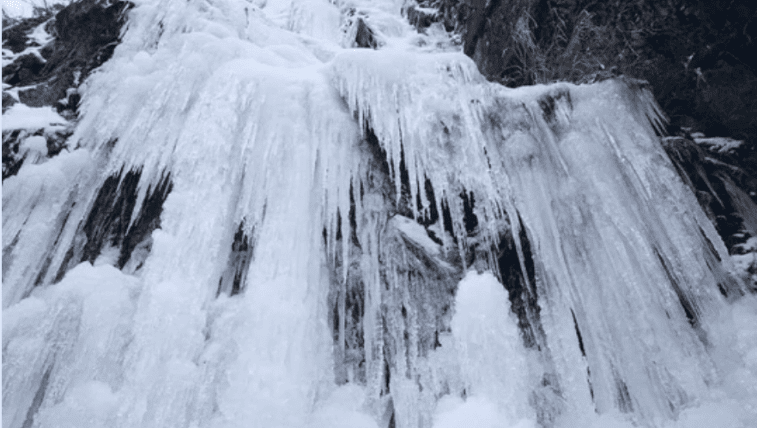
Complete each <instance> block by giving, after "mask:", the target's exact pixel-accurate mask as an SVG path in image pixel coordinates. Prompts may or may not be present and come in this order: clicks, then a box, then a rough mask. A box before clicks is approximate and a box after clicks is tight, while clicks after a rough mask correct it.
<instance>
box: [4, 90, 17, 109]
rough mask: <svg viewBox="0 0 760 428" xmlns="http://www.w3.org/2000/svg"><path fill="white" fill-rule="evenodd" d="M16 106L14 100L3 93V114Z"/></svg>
mask: <svg viewBox="0 0 760 428" xmlns="http://www.w3.org/2000/svg"><path fill="white" fill-rule="evenodd" d="M13 104H16V100H15V99H14V98H13V97H12V96H11V95H10V94H9V93H7V92H3V113H5V111H6V110H8V109H9V108H11V107H12V106H13Z"/></svg>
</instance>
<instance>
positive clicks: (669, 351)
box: [3, 0, 756, 428]
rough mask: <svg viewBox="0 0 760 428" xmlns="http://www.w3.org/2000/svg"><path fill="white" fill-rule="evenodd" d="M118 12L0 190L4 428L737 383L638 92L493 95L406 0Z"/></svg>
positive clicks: (434, 421)
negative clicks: (94, 61)
mask: <svg viewBox="0 0 760 428" xmlns="http://www.w3.org/2000/svg"><path fill="white" fill-rule="evenodd" d="M135 3H136V6H135V8H134V9H132V10H131V11H130V15H129V21H128V26H127V27H128V28H127V30H126V32H125V34H124V35H123V39H122V42H121V44H120V45H119V46H118V47H117V48H116V50H115V53H114V56H113V58H112V59H111V60H110V61H108V62H107V63H105V64H104V65H103V66H102V67H101V68H100V69H99V70H98V71H97V72H95V73H94V74H93V75H92V76H91V77H90V78H89V79H88V80H87V81H86V82H85V84H84V85H85V86H84V89H83V101H82V105H81V109H80V120H79V123H78V124H77V126H76V130H75V133H74V135H73V136H72V137H71V139H70V140H69V143H68V151H66V152H64V153H63V154H61V155H59V156H57V157H54V158H52V159H50V160H45V159H41V160H39V163H38V164H31V163H30V164H25V165H24V166H23V167H22V168H21V170H20V171H19V173H18V175H16V176H14V177H11V178H8V179H7V180H6V181H5V183H4V188H3V207H4V208H3V228H4V234H3V278H4V281H3V308H4V312H3V391H4V393H3V425H4V426H8V427H33V426H40V427H42V426H56V427H57V426H78V427H82V426H105V425H107V426H114V427H143V426H161V427H188V426H198V427H207V426H208V427H243V426H256V427H304V426H314V427H323V426H366V427H373V426H379V427H383V428H385V427H387V426H396V427H432V426H440V427H442V426H452V424H454V423H456V421H457V420H466V419H468V418H470V417H471V415H475V416H476V417H477V418H480V420H482V423H483V426H488V425H489V424H490V425H492V426H520V427H529V426H578V424H579V423H581V424H585V425H588V426H591V425H592V424H593V423H596V422H595V421H597V419H598V418H607V419H605V420H606V421H607V422H609V421H611V420H614V421H615V423H620V424H628V423H634V424H636V425H639V426H670V425H672V424H676V423H679V422H678V420H679V417H681V416H682V415H687V416H684V417H683V418H685V417H690V416H689V415H692V414H693V409H694V408H700V407H698V406H700V405H702V404H703V403H705V402H709V403H713V402H715V403H717V404H714V405H715V406H719V407H720V406H722V405H723V404H721V403H724V402H727V401H725V400H724V401H720V400H719V399H716V398H715V397H716V395H715V394H716V391H724V390H723V389H721V388H723V386H724V385H725V384H726V382H727V380H726V379H734V378H736V377H737V376H739V375H737V373H739V372H737V371H736V370H739V369H728V368H727V367H731V366H730V365H727V363H725V362H726V361H730V362H732V364H733V363H736V364H734V365H735V366H737V367H740V370H744V372H741V373H745V372H746V373H751V372H752V370H756V369H755V367H754V366H753V365H752V362H751V361H750V360H748V359H744V360H742V356H743V355H745V354H746V353H747V352H749V351H747V348H746V347H742V346H743V345H742V342H741V341H740V340H739V339H738V338H737V336H736V334H735V333H734V332H735V331H744V330H741V329H739V328H738V327H737V325H738V324H737V323H743V325H746V324H747V323H755V322H756V321H755V318H753V317H754V313H752V311H751V310H750V309H746V307H748V306H747V304H746V303H744V304H743V305H744V306H741V307H742V308H745V309H742V311H743V312H742V311H739V312H737V309H735V307H734V306H735V304H734V306H732V303H731V302H734V301H736V300H737V299H740V297H741V296H742V295H743V294H744V288H743V285H742V284H740V283H738V282H737V281H736V280H735V279H734V277H733V276H732V274H731V273H730V271H731V266H730V260H729V257H728V254H727V251H726V249H725V247H724V246H723V244H722V242H721V240H720V238H719V237H718V235H717V233H716V232H715V230H714V228H713V227H712V225H711V224H710V222H709V220H708V219H707V218H706V216H705V215H704V214H703V213H702V211H701V210H700V208H699V205H698V203H697V201H696V199H695V197H694V195H693V194H691V193H690V192H689V189H688V188H687V187H686V186H685V185H684V184H683V183H682V182H681V181H680V179H679V177H678V175H677V174H676V172H675V170H674V168H673V166H672V165H671V163H670V161H669V160H668V158H667V157H666V155H665V153H664V151H663V150H662V148H661V147H660V146H659V141H658V139H657V137H656V134H655V131H656V129H658V127H659V124H660V121H661V120H662V118H661V116H660V113H659V110H658V108H657V106H656V104H655V103H654V101H653V100H652V97H651V95H650V94H649V93H648V92H647V91H646V89H645V88H643V87H642V85H641V83H640V82H632V81H626V80H614V81H607V82H603V83H599V84H596V85H591V86H573V85H568V84H556V85H551V86H541V87H532V88H521V89H507V88H504V87H501V86H499V85H495V84H491V83H489V82H487V81H485V80H484V79H483V77H482V76H480V75H479V74H478V72H477V69H476V67H475V65H474V64H473V63H472V61H471V60H470V59H469V58H467V57H466V56H464V55H463V54H462V53H461V52H460V48H459V47H457V44H456V40H452V39H451V38H450V37H449V35H447V34H446V33H445V32H444V31H443V30H442V29H440V28H432V29H431V30H429V32H428V33H427V34H417V33H416V32H414V30H413V29H412V27H410V26H409V25H407V24H406V22H405V21H404V18H403V17H402V16H400V14H399V11H400V10H402V9H403V7H402V6H404V5H403V4H402V3H401V2H395V3H394V2H392V1H388V2H361V1H355V2H348V1H346V2H337V3H331V2H326V1H318V0H309V1H306V0H304V1H289V0H275V1H271V0H270V1H267V2H263V1H262V2H250V1H244V0H191V1H188V2H177V1H174V0H155V1H148V0H141V1H136V2H135ZM360 25H363V26H365V27H366V28H362V29H361V31H360V30H358V29H357V27H358V26H360ZM358 34H361V35H362V36H361V42H359V41H358V40H359V36H358ZM370 39H371V40H372V41H373V43H369V44H368V42H367V40H370ZM362 45H369V46H374V47H375V48H376V49H366V48H359V47H358V46H362ZM475 271H477V272H478V273H476V272H475ZM744 299H745V300H746V299H754V297H748V298H744ZM745 300H740V301H741V302H745ZM732 311H733V312H732ZM736 313H738V314H739V315H735V314H736ZM732 314H734V315H732ZM737 320H740V321H737ZM753 328H754V326H753ZM742 340H743V341H745V342H746V340H747V338H746V337H744V338H743V339H742ZM740 345H741V346H740ZM718 348H720V349H721V351H720V352H721V353H720V355H718V354H717V353H716V351H715V350H716V349H718ZM748 361H749V362H748ZM752 388H753V385H745V386H743V387H742V388H739V389H737V390H733V392H725V394H728V395H729V397H728V398H726V400H733V401H731V403H738V404H735V405H736V406H738V407H741V406H742V405H743V404H744V403H745V402H744V401H742V400H744V399H745V398H746V397H747V396H750V395H751V394H756V392H755V391H756V390H755V389H752ZM732 394H733V395H732ZM710 400H713V401H710ZM751 402H753V403H754V401H751ZM732 405H734V404H732ZM721 408H725V406H724V407H721ZM731 409H733V408H731ZM689 412H692V413H689ZM733 413H737V412H733ZM737 414H739V415H740V416H737V417H736V420H737V421H738V422H737V423H740V424H741V423H745V422H747V423H748V422H749V421H754V418H756V412H754V409H752V408H751V406H750V408H742V409H741V412H738V413H737ZM468 415H470V416H468ZM600 415H601V416H600ZM683 418H682V419H683ZM684 420H685V419H684ZM599 423H606V422H604V421H603V422H599ZM67 424H68V425H67ZM607 425H609V423H608V424H607ZM737 426H740V425H737Z"/></svg>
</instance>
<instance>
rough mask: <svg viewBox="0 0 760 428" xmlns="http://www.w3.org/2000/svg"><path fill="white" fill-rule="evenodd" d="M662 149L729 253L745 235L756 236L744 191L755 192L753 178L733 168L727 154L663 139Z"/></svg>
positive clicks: (754, 218)
mask: <svg viewBox="0 0 760 428" xmlns="http://www.w3.org/2000/svg"><path fill="white" fill-rule="evenodd" d="M663 147H664V148H665V151H666V152H667V154H668V156H669V157H670V160H671V161H672V162H673V165H674V166H675V167H676V170H677V171H678V173H679V174H680V175H681V178H682V179H683V181H684V182H685V183H686V184H687V185H688V186H689V187H691V189H692V190H693V191H694V194H695V195H697V199H698V201H699V203H700V205H701V206H702V209H703V210H704V211H705V213H706V214H707V216H708V217H709V218H710V220H711V221H712V223H713V225H714V226H715V228H716V229H717V231H718V233H719V234H720V236H721V238H722V239H723V242H724V243H725V244H726V247H727V248H728V249H729V250H731V249H732V248H733V247H734V246H735V245H737V244H740V243H742V242H744V240H746V236H745V233H747V232H750V233H751V234H753V235H754V234H755V233H757V231H756V229H757V227H756V221H757V208H756V204H755V201H754V198H753V197H751V196H750V192H754V190H751V191H748V190H745V189H755V188H756V177H755V176H753V175H749V174H747V173H746V172H744V171H742V170H741V169H740V168H737V167H735V166H733V165H735V164H736V163H737V160H736V159H735V158H734V157H733V156H732V155H731V154H721V153H716V152H710V151H708V150H706V149H705V148H703V147H700V146H699V145H698V144H697V143H696V142H694V141H693V140H691V139H690V138H686V137H668V138H665V139H664V140H663Z"/></svg>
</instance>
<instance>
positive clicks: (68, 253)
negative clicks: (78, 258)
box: [53, 247, 74, 282]
mask: <svg viewBox="0 0 760 428" xmlns="http://www.w3.org/2000/svg"><path fill="white" fill-rule="evenodd" d="M73 258H74V247H70V248H69V249H68V251H66V255H65V256H64V257H63V262H62V263H61V266H59V267H58V272H56V274H55V278H54V279H53V282H58V281H60V280H62V279H63V276H64V275H66V272H67V271H68V266H69V263H71V260H72V259H73Z"/></svg>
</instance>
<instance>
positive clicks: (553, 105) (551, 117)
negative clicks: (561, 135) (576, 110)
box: [538, 89, 573, 124]
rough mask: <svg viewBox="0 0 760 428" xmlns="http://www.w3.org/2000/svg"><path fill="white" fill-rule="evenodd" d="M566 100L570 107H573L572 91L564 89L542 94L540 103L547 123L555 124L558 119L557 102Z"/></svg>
mask: <svg viewBox="0 0 760 428" xmlns="http://www.w3.org/2000/svg"><path fill="white" fill-rule="evenodd" d="M562 102H566V103H567V105H568V106H569V107H570V109H572V108H573V100H572V98H571V97H570V91H568V90H567V89H563V90H560V91H557V92H554V93H549V94H546V95H544V96H542V97H541V98H540V99H539V100H538V105H539V107H541V111H542V112H543V114H544V120H545V121H546V123H549V124H553V123H556V121H557V104H558V103H562Z"/></svg>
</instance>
